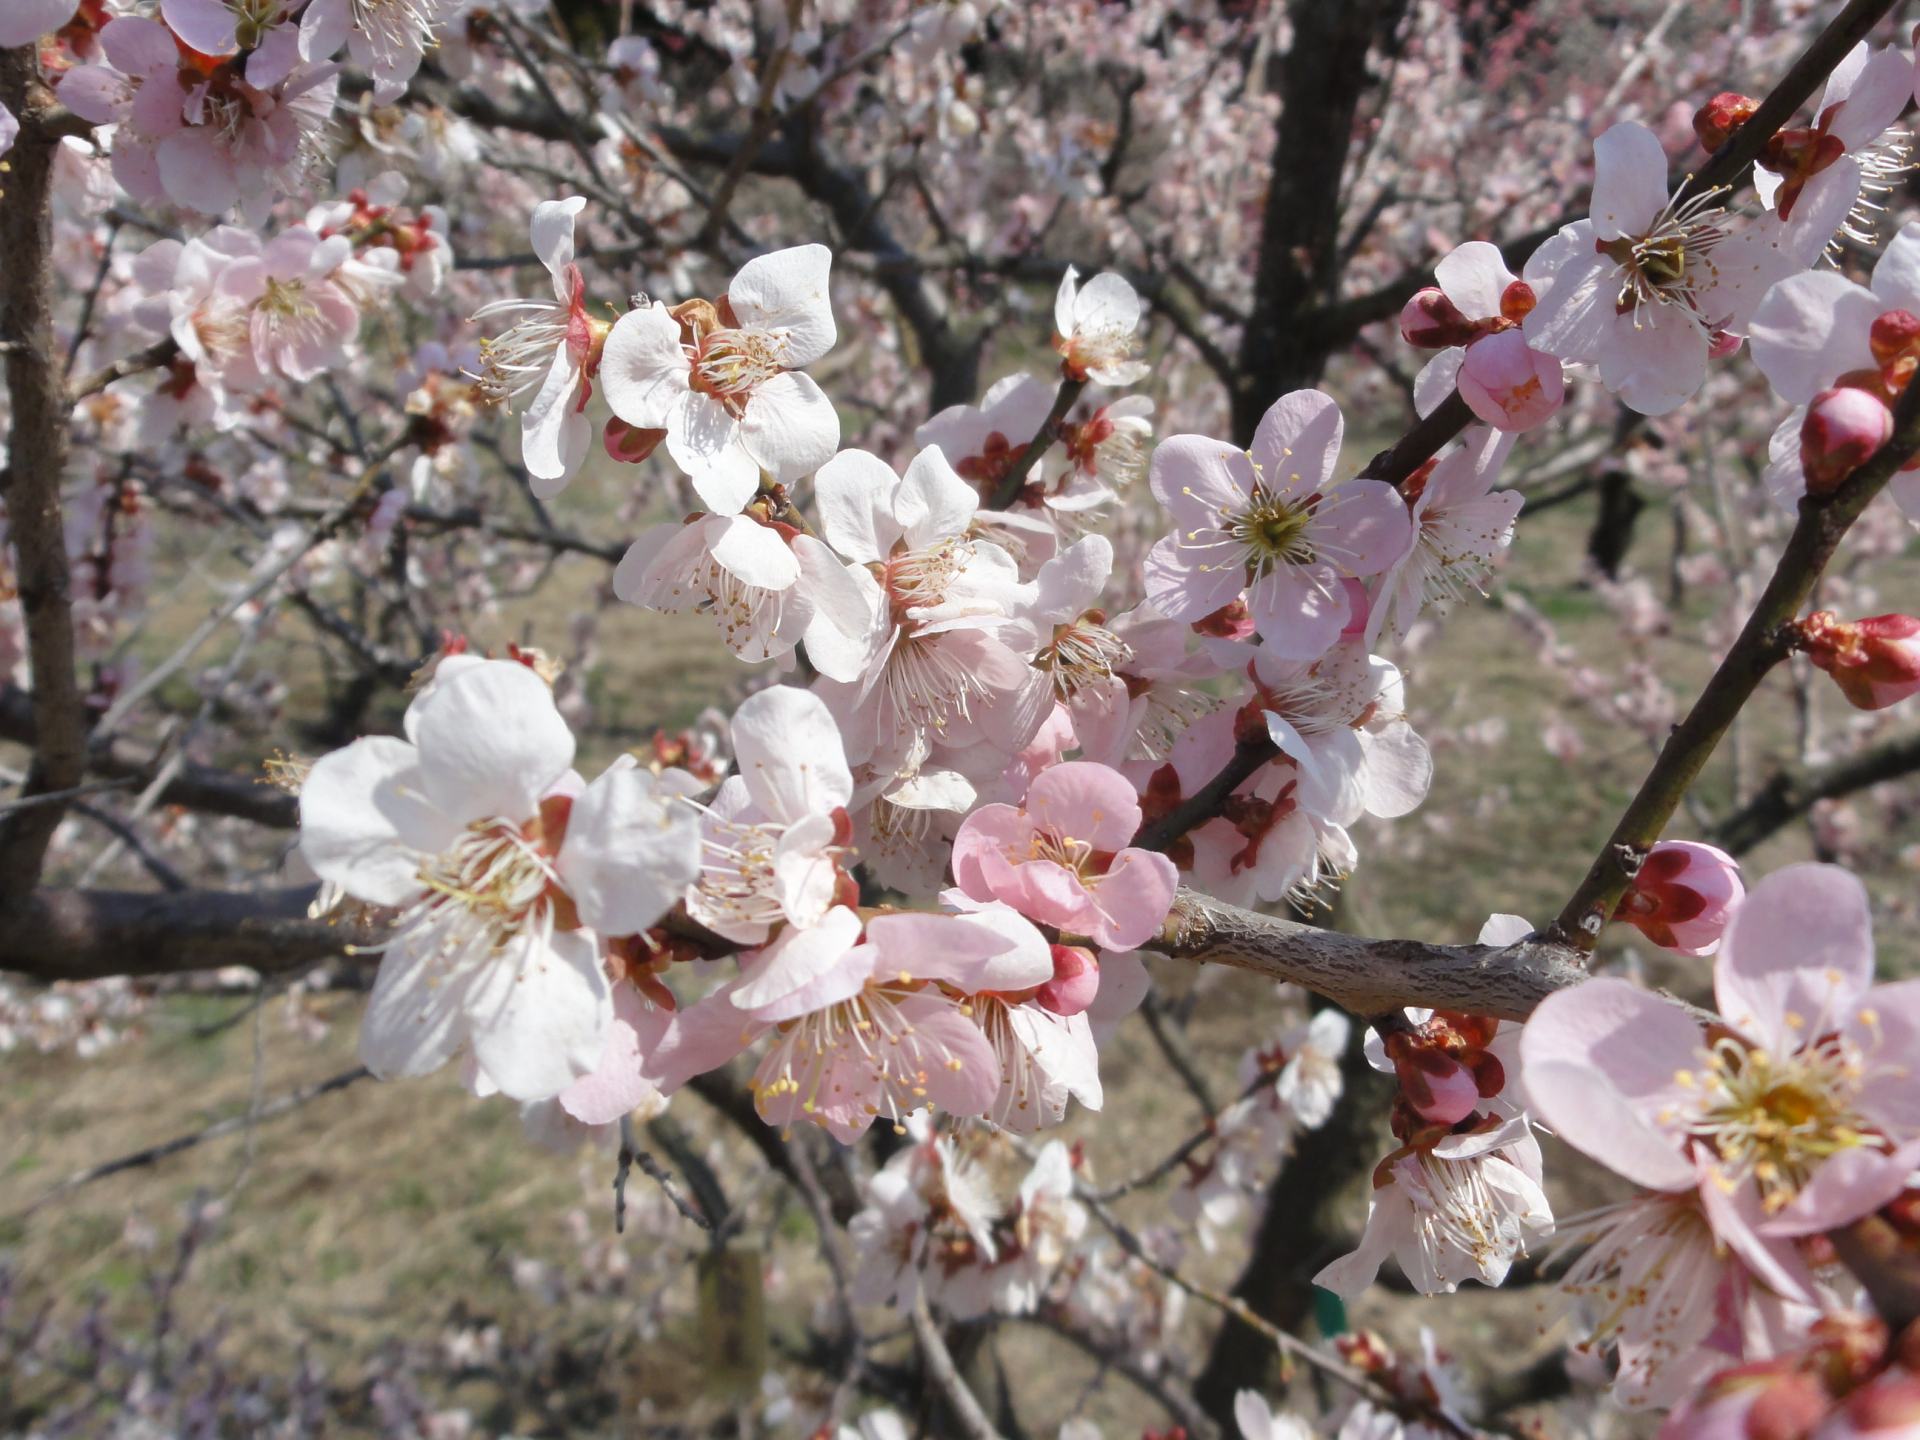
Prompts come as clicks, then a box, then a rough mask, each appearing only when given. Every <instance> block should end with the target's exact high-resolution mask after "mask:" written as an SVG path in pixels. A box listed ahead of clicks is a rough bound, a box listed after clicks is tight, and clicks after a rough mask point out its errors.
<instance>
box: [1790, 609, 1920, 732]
mask: <svg viewBox="0 0 1920 1440" xmlns="http://www.w3.org/2000/svg"><path fill="white" fill-rule="evenodd" d="M1795 628H1796V631H1797V640H1798V643H1799V647H1800V649H1802V650H1804V651H1805V652H1806V654H1807V658H1808V659H1809V660H1811V661H1813V663H1814V664H1815V665H1817V666H1819V667H1820V668H1821V669H1822V670H1824V671H1826V672H1827V673H1828V674H1829V675H1831V676H1833V680H1834V683H1835V684H1836V685H1838V686H1839V687H1840V693H1841V694H1843V695H1845V696H1846V697H1847V699H1848V701H1849V702H1850V703H1851V704H1853V705H1855V706H1856V707H1858V708H1859V709H1861V710H1884V709H1886V708H1887V706H1889V705H1893V704H1896V703H1897V702H1899V701H1901V700H1904V699H1906V698H1907V696H1909V695H1911V694H1913V693H1914V692H1915V691H1917V690H1920V620H1916V619H1915V618H1914V617H1913V616H1911V615H1873V616H1870V617H1868V618H1867V619H1865V620H1854V621H1845V620H1841V619H1840V618H1839V617H1838V616H1836V615H1835V614H1834V613H1833V611H1831V610H1817V611H1815V612H1814V613H1813V614H1811V615H1809V616H1808V617H1807V618H1806V619H1804V620H1802V621H1801V622H1800V623H1799V625H1798V626H1797V627H1795Z"/></svg>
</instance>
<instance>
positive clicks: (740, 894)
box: [694, 814, 786, 925]
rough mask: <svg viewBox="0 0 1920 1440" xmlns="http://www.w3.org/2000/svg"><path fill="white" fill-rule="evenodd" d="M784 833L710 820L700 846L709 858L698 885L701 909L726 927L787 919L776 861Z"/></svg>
mask: <svg viewBox="0 0 1920 1440" xmlns="http://www.w3.org/2000/svg"><path fill="white" fill-rule="evenodd" d="M785 828H786V827H784V826H779V825H746V824H742V823H740V822H739V821H734V820H718V819H715V818H714V817H713V816H712V815H711V814H709V815H707V817H706V823H705V824H704V825H702V826H701V842H700V843H701V845H702V846H703V847H704V849H705V852H706V853H705V855H704V857H703V858H702V860H701V864H700V878H699V879H698V880H697V881H695V882H694V889H695V890H696V891H697V892H698V895H699V902H698V904H699V908H700V909H702V910H705V911H706V912H707V913H708V914H709V915H712V916H714V917H717V918H719V919H720V920H721V921H722V922H723V923H728V924H744V925H773V924H777V923H778V922H779V921H780V920H782V919H784V918H785V911H784V910H782V908H781V905H780V900H779V895H778V892H777V891H776V889H775V887H774V871H773V856H774V850H775V848H776V847H777V846H778V845H779V843H780V836H781V835H782V833H784V831H785Z"/></svg>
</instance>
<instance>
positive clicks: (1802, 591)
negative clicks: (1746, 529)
mask: <svg viewBox="0 0 1920 1440" xmlns="http://www.w3.org/2000/svg"><path fill="white" fill-rule="evenodd" d="M1893 421H1894V426H1893V435H1892V437H1891V438H1890V439H1889V440H1888V441H1887V443H1886V444H1885V445H1883V446H1881V447H1880V450H1879V452H1878V453H1877V454H1875V455H1874V457H1873V458H1872V459H1871V460H1869V461H1867V463H1866V464H1864V465H1862V466H1861V467H1860V468H1859V469H1858V470H1855V471H1854V472H1853V474H1851V475H1850V476H1848V477H1847V478H1846V479H1845V480H1844V481H1842V482H1841V483H1840V485H1839V486H1838V487H1837V488H1836V489H1834V490H1833V491H1831V492H1830V493H1828V494H1825V495H1808V496H1806V497H1804V498H1803V499H1802V500H1801V501H1800V518H1799V520H1798V522H1797V523H1796V524H1795V525H1794V527H1793V534H1792V535H1791V536H1789V537H1788V539H1787V544H1786V548H1785V549H1784V550H1783V551H1782V552H1781V554H1780V562H1779V564H1778V565H1776V566H1775V567H1774V572H1773V578H1772V579H1771V580H1769V581H1768V582H1767V588H1766V589H1765V591H1763V592H1762V593H1761V596H1760V599H1759V601H1758V602H1757V603H1756V604H1755V605H1754V607H1753V613H1752V614H1751V615H1749V616H1748V617H1747V623H1746V625H1745V627H1744V628H1743V629H1742V630H1741V631H1740V635H1739V638H1738V639H1736V640H1735V641H1734V642H1733V645H1732V648H1730V649H1729V650H1728V651H1727V653H1726V656H1725V657H1724V658H1723V659H1722V660H1721V662H1720V665H1719V668H1718V669H1716V670H1715V671H1714V672H1713V675H1712V676H1711V678H1709V679H1708V681H1707V684H1706V688H1705V689H1703V690H1702V691H1701V692H1700V698H1699V699H1698V700H1696V701H1695V702H1694V704H1693V708H1692V709H1691V710H1689V711H1688V712H1687V716H1686V718H1685V719H1684V720H1682V721H1681V722H1680V723H1679V724H1678V725H1676V726H1675V727H1674V729H1673V733H1672V734H1670V735H1669V736H1668V737H1667V743H1666V744H1665V745H1663V746H1661V747H1660V754H1659V756H1658V757H1657V758H1656V759H1655V760H1654V762H1653V769H1652V770H1650V771H1649V772H1648V773H1647V778H1646V779H1645V780H1643V781H1641V783H1640V789H1639V791H1638V793H1636V794H1635V795H1634V797H1633V800H1632V802H1631V803H1630V804H1629V805H1628V806H1627V809H1626V813H1625V814H1623V815H1622V816H1621V817H1620V821H1619V823H1618V824H1617V825H1615V826H1614V829H1613V834H1612V835H1610V836H1609V837H1608V838H1607V843H1606V845H1605V846H1604V847H1602V849H1601V851H1600V854H1599V855H1598V856H1597V857H1596V858H1595V859H1594V862H1593V864H1592V866H1591V867H1590V868H1589V869H1588V871H1587V877H1586V879H1584V880H1583V881H1581V883H1580V888H1579V889H1578V890H1576V891H1575V892H1574V894H1573V897H1572V898H1571V899H1569V900H1568V901H1567V903H1566V906H1565V907H1564V908H1563V909H1562V910H1561V912H1560V916H1559V918H1558V919H1557V920H1555V921H1554V933H1555V935H1556V937H1557V938H1560V939H1562V940H1564V941H1565V942H1566V943H1568V944H1570V945H1574V946H1577V947H1578V948H1580V949H1582V950H1591V949H1592V948H1593V945H1594V942H1595V941H1596V940H1597V939H1598V938H1599V935H1600V931H1601V929H1602V928H1603V927H1604V926H1605V924H1606V921H1607V917H1608V916H1609V915H1611V914H1612V913H1613V909H1614V906H1615V905H1616V904H1617V903H1618V902H1619V900H1620V897H1621V896H1622V895H1623V894H1625V893H1626V889H1627V886H1628V885H1630V884H1631V883H1632V881H1633V877H1634V875H1635V874H1637V873H1638V872H1639V869H1640V864H1641V862H1642V861H1643V860H1645V859H1646V855H1647V851H1648V850H1650V849H1651V848H1652V847H1653V843H1654V842H1655V841H1656V840H1658V839H1659V838H1660V833H1661V831H1662V830H1664V829H1665V828H1666V824H1667V821H1668V820H1669V819H1670V818H1672V815H1673V812H1674V810H1675V808H1676V807H1678V805H1679V804H1680V801H1681V798H1682V797H1683V796H1684V795H1685V794H1686V793H1687V790H1688V789H1689V788H1690V787H1691V786H1692V785H1693V782H1694V781H1695V780H1696V779H1697V778H1699V775H1700V772H1701V770H1702V769H1704V768H1705V766H1706V763H1707V761H1708V759H1709V758H1710V757H1711V756H1712V755H1713V752H1714V749H1715V748H1716V747H1717V746H1718V745H1719V743H1720V738H1721V737H1722V736H1723V735H1725V734H1726V733H1727V730H1728V728H1729V727H1730V726H1731V725H1732V724H1733V720H1734V717H1735V716H1736V715H1738V714H1739V713H1740V710H1741V707H1743V706H1744V705H1745V704H1746V703H1747V701H1748V700H1749V699H1751V698H1752V696H1753V692H1754V691H1755V690H1757V689H1758V688H1759V686H1760V682H1761V681H1762V680H1764V679H1765V678H1766V676H1767V673H1768V672H1769V671H1770V670H1772V669H1773V667H1774V666H1775V665H1776V664H1778V663H1779V662H1780V661H1781V660H1783V659H1785V658H1786V656H1787V653H1788V651H1789V649H1790V648H1791V647H1790V643H1789V637H1788V634H1787V632H1786V630H1785V627H1786V625H1787V624H1788V622H1789V621H1791V620H1792V619H1793V618H1794V617H1795V616H1796V615H1798V614H1799V613H1800V609H1801V607H1802V606H1803V605H1805V604H1806V602H1807V597H1808V596H1810V595H1811V594H1812V593H1813V587H1814V582H1815V581H1817V580H1818V579H1819V578H1820V575H1821V572H1822V571H1824V570H1825V569H1826V568H1827V562H1828V561H1829V560H1831V559H1832V558H1833V552H1834V551H1835V550H1836V549H1838V548H1839V545H1840V541H1841V538H1842V537H1843V536H1844V535H1845V534H1846V533H1847V531H1848V529H1850V528H1851V527H1852V525H1853V522H1854V521H1855V520H1857V519H1858V518H1859V517H1860V512H1861V511H1863V510H1865V509H1866V508H1867V504H1868V502H1869V501H1871V500H1872V499H1873V498H1874V496H1876V495H1878V494H1879V493H1880V491H1881V490H1882V489H1883V488H1884V487H1885V486H1886V484H1887V482H1888V481H1889V480H1891V479H1892V478H1893V476H1894V473H1895V472H1896V471H1898V470H1899V468H1900V466H1901V465H1903V464H1904V463H1905V462H1906V461H1907V460H1908V459H1909V458H1910V457H1911V456H1912V455H1913V454H1914V453H1915V452H1916V451H1920V386H1914V387H1909V389H1908V390H1907V392H1906V393H1905V394H1903V395H1902V396H1901V397H1900V399H1899V401H1898V402H1897V403H1896V404H1895V405H1894V409H1893Z"/></svg>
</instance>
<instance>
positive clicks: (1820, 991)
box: [1713, 865, 1873, 1051]
mask: <svg viewBox="0 0 1920 1440" xmlns="http://www.w3.org/2000/svg"><path fill="white" fill-rule="evenodd" d="M1872 981H1873V918H1872V915H1871V913H1870V912H1869V910H1868V907H1867V892H1866V890H1865V888H1864V887H1863V886H1862V885H1861V884H1860V882H1859V881H1858V880H1857V879H1855V878H1854V877H1853V876H1852V875H1851V874H1849V873H1848V872H1847V871H1845V870H1842V869H1841V868H1840V867H1839V866H1837V865H1789V866H1787V867H1786V868H1785V869H1781V870H1776V871H1774V872H1773V874H1771V875H1769V876H1767V878H1766V879H1764V880H1762V881H1761V882H1760V883H1759V884H1758V885H1756V886H1754V887H1753V889H1752V890H1750V891H1749V892H1748V893H1747V898H1746V899H1745V900H1744V901H1742V902H1741V904H1740V906H1739V907H1738V908H1737V909H1736V910H1735V911H1734V913H1733V920H1732V922H1731V923H1730V924H1729V925H1728V926H1727V931H1726V936H1725V938H1724V939H1723V940H1722V942H1721V946H1720V958H1719V961H1718V962H1717V963H1716V964H1715V966H1714V977H1713V984H1714V998H1715V1000H1716V1002H1717V1003H1718V1005H1719V1009H1720V1014H1721V1016H1722V1017H1723V1018H1724V1019H1725V1020H1726V1022H1727V1023H1728V1024H1729V1025H1731V1026H1732V1027H1733V1028H1734V1029H1736V1030H1738V1031H1740V1032H1741V1033H1743V1034H1744V1035H1746V1036H1747V1038H1748V1039H1750V1040H1754V1041H1756V1042H1758V1043H1759V1044H1761V1045H1763V1046H1765V1047H1767V1048H1768V1049H1770V1050H1776V1051H1780V1050H1786V1051H1791V1050H1795V1049H1798V1048H1799V1047H1800V1045H1802V1044H1804V1043H1806V1042H1808V1041H1810V1040H1811V1039H1813V1037H1814V1036H1815V1035H1817V1034H1818V1033H1819V1032H1820V1030H1821V1029H1822V1028H1824V1027H1825V1026H1826V1025H1827V1024H1829V1023H1831V1022H1832V1021H1833V1020H1835V1019H1837V1018H1838V1015H1839V1012H1840V1011H1841V1010H1842V1008H1843V1007H1845V1006H1846V1005H1847V1004H1848V1003H1849V1002H1850V1001H1852V1000H1853V999H1854V998H1855V997H1856V996H1858V995H1860V994H1861V992H1863V991H1864V990H1865V989H1866V988H1867V987H1868V985H1870V984H1871V983H1872Z"/></svg>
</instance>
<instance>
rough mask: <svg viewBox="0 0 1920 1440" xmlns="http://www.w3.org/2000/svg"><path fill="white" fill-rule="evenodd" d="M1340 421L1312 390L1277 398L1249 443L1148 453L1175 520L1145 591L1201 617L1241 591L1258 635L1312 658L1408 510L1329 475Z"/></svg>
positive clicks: (1182, 439)
mask: <svg viewBox="0 0 1920 1440" xmlns="http://www.w3.org/2000/svg"><path fill="white" fill-rule="evenodd" d="M1344 431H1345V424H1344V422H1343V421H1342V419H1341V416H1340V407H1339V406H1338V405H1336V404H1335V403H1334V402H1333V400H1332V398H1331V397H1329V396H1327V395H1323V394H1321V393H1320V392H1319V391H1317V390H1296V391H1294V392H1293V393H1292V394H1289V395H1283V396H1281V397H1280V398H1279V399H1278V400H1276V401H1275V402H1274V403H1273V407H1272V408H1271V409H1269V410H1268V411H1267V413H1266V415H1265V416H1264V417H1263V418H1262V419H1261V421H1260V428H1259V430H1258V431H1257V432H1256V433H1255V435H1254V439H1253V448H1252V450H1250V451H1248V450H1239V449H1236V448H1235V447H1233V446H1232V445H1228V444H1225V443H1223V442H1221V441H1218V440H1209V439H1207V438H1205V437H1204V436H1200V435H1174V436H1171V437H1170V438H1168V439H1166V440H1164V441H1162V442H1161V443H1160V446H1159V448H1158V449H1156V450H1155V451H1154V453H1153V465H1152V471H1151V475H1152V485H1153V493H1154V495H1155V497H1156V498H1157V499H1158V500H1159V501H1160V503H1161V504H1162V505H1164V506H1166V507H1167V509H1168V510H1169V511H1170V512H1171V513H1172V516H1173V520H1174V524H1175V526H1176V527H1177V528H1176V529H1175V530H1174V532H1173V534H1171V535H1168V536H1167V537H1165V538H1164V539H1162V540H1160V541H1159V542H1157V543H1156V544H1155V545H1154V547H1153V550H1152V552H1151V553H1150V554H1149V555H1148V556H1147V572H1146V574H1147V598H1148V599H1149V600H1150V601H1152V602H1153V605H1154V607H1155V608H1156V609H1157V610H1159V611H1160V613H1161V614H1163V615H1165V616H1167V617H1168V618H1169V619H1173V620H1199V619H1201V618H1203V617H1204V616H1206V615H1209V614H1212V613H1213V612H1214V611H1216V610H1220V609H1222V608H1224V607H1225V606H1227V605H1230V604H1232V603H1233V602H1234V601H1235V600H1237V599H1239V598H1240V594H1241V591H1242V590H1245V591H1246V592H1247V607H1248V610H1249V611H1250V613H1251V615H1252V619H1253V623H1254V627H1255V628H1256V629H1257V630H1258V631H1259V632H1260V636H1261V639H1262V640H1263V641H1264V642H1265V643H1266V644H1267V646H1268V647H1269V648H1271V649H1272V650H1273V651H1274V652H1275V653H1276V654H1279V655H1283V656H1286V657H1288V658H1290V659H1296V660H1312V659H1315V658H1317V657H1318V656H1320V655H1322V654H1325V653H1326V651H1327V649H1328V647H1330V646H1331V645H1332V644H1333V643H1334V641H1336V640H1337V639H1339V638H1340V632H1341V631H1342V630H1344V629H1346V627H1347V623H1348V621H1349V619H1350V618H1351V615H1352V610H1351V602H1350V598H1349V596H1348V592H1347V587H1346V586H1345V584H1344V583H1342V582H1343V581H1344V580H1345V579H1347V578H1350V577H1354V578H1365V577H1367V576H1370V575H1377V574H1378V573H1379V572H1380V571H1381V570H1383V569H1385V568H1386V567H1387V566H1388V565H1389V564H1391V563H1392V562H1393V560H1394V559H1395V558H1396V557H1397V556H1398V555H1399V554H1400V553H1401V552H1402V551H1403V550H1405V548H1406V544H1407V534H1408V530H1409V528H1410V527H1409V522H1408V519H1407V507H1406V505H1405V504H1404V503H1402V501H1401V499H1400V496H1399V494H1398V493H1397V492H1396V491H1395V490H1394V488H1393V487H1392V486H1391V485H1387V484H1384V483H1383V482H1381V481H1378V480H1348V481H1345V482H1344V483H1342V482H1339V481H1336V480H1335V479H1334V470H1335V467H1336V466H1337V465H1338V463H1339V459H1340V441H1341V438H1342V435H1343V434H1344Z"/></svg>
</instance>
